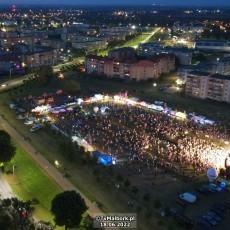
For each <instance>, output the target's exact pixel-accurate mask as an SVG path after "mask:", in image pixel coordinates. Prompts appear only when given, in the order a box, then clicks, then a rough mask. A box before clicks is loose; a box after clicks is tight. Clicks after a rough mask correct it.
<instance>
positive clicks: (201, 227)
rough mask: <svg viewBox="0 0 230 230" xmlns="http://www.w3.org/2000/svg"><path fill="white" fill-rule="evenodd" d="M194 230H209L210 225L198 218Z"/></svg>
mask: <svg viewBox="0 0 230 230" xmlns="http://www.w3.org/2000/svg"><path fill="white" fill-rule="evenodd" d="M195 229H197V230H211V229H212V227H211V225H210V224H209V223H208V222H207V221H205V220H204V219H202V218H198V219H197V220H196V228H195Z"/></svg>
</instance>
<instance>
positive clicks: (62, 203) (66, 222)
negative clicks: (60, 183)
mask: <svg viewBox="0 0 230 230" xmlns="http://www.w3.org/2000/svg"><path fill="white" fill-rule="evenodd" d="M87 209H88V208H87V206H86V204H85V201H84V199H83V198H82V197H81V196H80V195H79V194H78V193H76V191H65V192H63V193H59V194H57V195H56V196H55V197H54V199H53V200H52V202H51V213H52V214H53V215H54V222H55V223H56V224H57V225H59V226H65V229H68V228H76V227H78V226H79V224H80V222H81V219H82V214H83V213H84V212H85V211H86V210H87Z"/></svg>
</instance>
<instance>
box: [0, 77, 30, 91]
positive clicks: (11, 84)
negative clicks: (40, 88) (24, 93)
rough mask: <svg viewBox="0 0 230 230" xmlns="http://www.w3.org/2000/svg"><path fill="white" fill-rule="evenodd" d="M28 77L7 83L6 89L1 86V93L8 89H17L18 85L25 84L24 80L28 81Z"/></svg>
mask: <svg viewBox="0 0 230 230" xmlns="http://www.w3.org/2000/svg"><path fill="white" fill-rule="evenodd" d="M27 77H28V75H25V76H23V77H20V78H17V79H14V80H11V81H6V82H5V83H6V84H7V85H6V86H5V87H3V86H0V91H2V90H5V89H8V88H12V87H15V86H17V85H21V84H22V83H23V80H24V79H26V78H27Z"/></svg>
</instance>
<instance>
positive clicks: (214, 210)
mask: <svg viewBox="0 0 230 230" xmlns="http://www.w3.org/2000/svg"><path fill="white" fill-rule="evenodd" d="M209 211H211V212H214V213H216V214H217V215H218V216H219V217H224V215H225V214H224V213H223V212H222V211H220V210H219V209H217V208H215V207H212V208H210V209H209Z"/></svg>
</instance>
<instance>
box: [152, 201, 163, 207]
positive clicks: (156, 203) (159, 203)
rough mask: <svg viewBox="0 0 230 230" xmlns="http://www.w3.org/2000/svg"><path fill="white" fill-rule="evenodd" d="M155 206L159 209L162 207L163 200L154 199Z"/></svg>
mask: <svg viewBox="0 0 230 230" xmlns="http://www.w3.org/2000/svg"><path fill="white" fill-rule="evenodd" d="M153 206H154V208H155V209H158V208H160V207H161V202H160V201H159V200H154V202H153Z"/></svg>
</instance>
